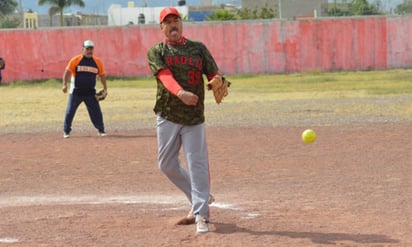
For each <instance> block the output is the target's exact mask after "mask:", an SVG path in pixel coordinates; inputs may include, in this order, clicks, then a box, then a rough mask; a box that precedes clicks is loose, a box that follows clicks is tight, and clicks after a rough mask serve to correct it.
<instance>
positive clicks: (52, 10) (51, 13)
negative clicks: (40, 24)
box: [49, 6, 60, 27]
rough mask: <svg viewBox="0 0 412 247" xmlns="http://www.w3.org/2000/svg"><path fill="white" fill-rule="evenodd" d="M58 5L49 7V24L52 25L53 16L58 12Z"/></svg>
mask: <svg viewBox="0 0 412 247" xmlns="http://www.w3.org/2000/svg"><path fill="white" fill-rule="evenodd" d="M59 11H60V10H59V7H57V6H51V7H50V8H49V18H50V26H51V27H52V26H53V16H54V15H55V14H57V13H59Z"/></svg>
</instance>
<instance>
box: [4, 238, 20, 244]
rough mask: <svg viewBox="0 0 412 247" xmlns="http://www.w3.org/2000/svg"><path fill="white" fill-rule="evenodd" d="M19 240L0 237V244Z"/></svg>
mask: <svg viewBox="0 0 412 247" xmlns="http://www.w3.org/2000/svg"><path fill="white" fill-rule="evenodd" d="M17 242H19V240H18V239H17V238H0V244H1V243H4V244H12V243H17Z"/></svg>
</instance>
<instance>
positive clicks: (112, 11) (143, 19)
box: [108, 2, 189, 26]
mask: <svg viewBox="0 0 412 247" xmlns="http://www.w3.org/2000/svg"><path fill="white" fill-rule="evenodd" d="M163 8H164V7H135V6H134V2H129V3H128V6H127V8H122V6H121V5H120V4H112V5H110V7H109V9H108V25H109V26H124V25H130V24H155V23H159V16H160V11H162V9H163ZM175 8H176V9H177V10H178V11H179V12H180V14H181V16H182V18H185V17H187V16H189V7H188V6H187V5H185V6H176V7H175Z"/></svg>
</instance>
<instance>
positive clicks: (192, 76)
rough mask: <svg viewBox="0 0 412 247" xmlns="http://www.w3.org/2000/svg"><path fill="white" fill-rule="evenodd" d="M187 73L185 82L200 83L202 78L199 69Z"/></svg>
mask: <svg viewBox="0 0 412 247" xmlns="http://www.w3.org/2000/svg"><path fill="white" fill-rule="evenodd" d="M187 74H188V76H189V80H188V81H187V83H189V84H190V85H195V84H196V85H199V84H200V79H201V78H202V74H201V73H200V71H188V72H187Z"/></svg>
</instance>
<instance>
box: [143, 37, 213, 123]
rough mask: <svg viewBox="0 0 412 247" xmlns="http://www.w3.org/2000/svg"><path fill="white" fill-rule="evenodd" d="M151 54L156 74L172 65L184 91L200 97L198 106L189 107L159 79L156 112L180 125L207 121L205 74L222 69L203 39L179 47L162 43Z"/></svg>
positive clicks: (151, 49)
mask: <svg viewBox="0 0 412 247" xmlns="http://www.w3.org/2000/svg"><path fill="white" fill-rule="evenodd" d="M147 56H148V60H149V66H150V69H151V70H152V72H153V74H154V75H157V73H158V72H159V71H160V70H161V69H166V68H168V69H170V71H171V72H172V74H173V77H174V78H175V79H176V81H177V82H178V83H179V84H180V86H181V87H182V88H183V89H184V90H186V91H190V92H192V93H194V94H196V95H197V96H198V97H199V101H198V103H197V105H196V106H188V105H186V104H184V103H183V102H182V101H181V100H180V99H179V98H178V97H177V96H175V95H173V94H172V93H170V92H169V91H168V90H167V89H166V88H165V87H164V86H163V83H162V82H161V81H160V80H159V79H157V94H156V104H155V106H154V109H153V110H154V112H155V113H156V114H157V115H159V116H161V117H163V118H165V119H167V120H169V121H172V122H174V123H177V124H182V125H196V124H201V123H203V122H204V121H205V116H204V99H205V84H204V81H203V74H205V75H211V74H215V73H217V72H218V67H217V65H216V62H215V60H214V59H213V57H212V55H211V54H210V52H209V50H208V49H207V48H206V46H205V45H204V44H203V43H201V42H196V41H191V40H187V42H186V44H184V45H177V46H171V45H168V44H166V43H164V42H161V43H158V44H156V45H155V46H153V47H152V48H150V49H149V51H148V54H147Z"/></svg>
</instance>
